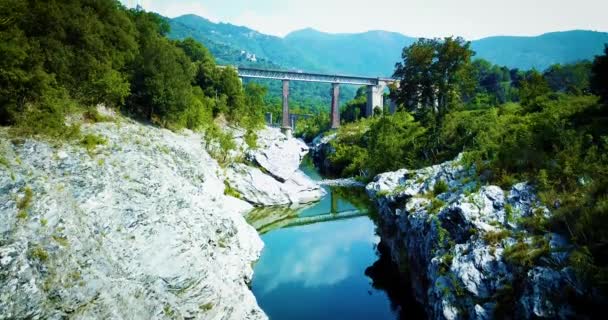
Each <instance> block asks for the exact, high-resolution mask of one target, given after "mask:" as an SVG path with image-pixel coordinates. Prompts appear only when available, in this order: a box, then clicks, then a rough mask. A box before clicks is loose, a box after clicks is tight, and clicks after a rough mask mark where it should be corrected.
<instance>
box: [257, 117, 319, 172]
mask: <svg viewBox="0 0 608 320" xmlns="http://www.w3.org/2000/svg"><path fill="white" fill-rule="evenodd" d="M257 145H258V146H257V148H255V149H250V150H248V151H247V158H248V159H250V160H252V161H253V162H254V163H255V164H256V165H258V166H260V167H262V168H264V170H265V171H266V172H267V173H268V174H270V175H272V176H273V177H274V178H275V179H277V180H279V181H280V182H285V181H288V180H289V179H290V178H291V177H292V175H293V174H294V173H295V172H296V171H297V170H298V168H299V167H300V162H301V161H302V159H303V158H304V156H305V155H306V154H307V153H308V146H306V143H304V141H302V140H300V139H295V138H288V137H286V136H285V135H284V134H282V133H281V131H280V130H279V129H277V128H270V127H266V128H265V129H263V130H260V131H259V132H258V141H257Z"/></svg>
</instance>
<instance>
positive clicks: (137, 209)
mask: <svg viewBox="0 0 608 320" xmlns="http://www.w3.org/2000/svg"><path fill="white" fill-rule="evenodd" d="M82 130H83V131H84V133H92V134H96V135H99V136H101V137H103V138H104V139H105V140H106V141H107V142H106V143H105V144H102V145H99V146H97V147H96V148H95V149H92V150H90V151H87V150H86V149H85V148H83V147H81V146H75V145H69V144H66V145H63V146H55V145H53V144H50V143H47V142H43V141H37V140H31V139H27V140H14V141H11V139H9V138H8V136H7V135H6V133H5V132H1V133H0V134H1V136H0V149H1V153H0V154H1V155H2V157H3V159H5V160H6V161H3V162H6V163H7V165H3V164H1V165H0V319H14V318H39V319H46V318H50V319H58V318H64V317H74V318H82V319H91V318H98V319H156V318H200V319H265V318H266V316H265V315H264V313H263V312H262V311H261V310H260V308H259V307H258V305H257V303H256V301H255V298H254V296H253V294H252V293H251V291H250V290H249V288H248V286H247V283H248V282H249V281H250V279H251V277H252V267H251V265H252V263H253V262H254V261H256V260H257V259H258V257H259V254H260V251H261V249H262V246H263V243H262V242H261V240H260V238H259V237H258V235H257V233H256V231H255V230H254V228H252V227H251V226H249V225H248V224H247V223H246V222H245V219H244V218H243V217H242V213H244V212H246V211H249V210H250V209H251V205H249V204H248V203H246V202H244V201H241V200H238V199H235V198H231V197H227V196H225V195H224V177H223V169H222V168H221V167H220V166H218V164H217V162H216V161H215V160H213V159H212V158H211V157H210V156H209V155H208V154H207V152H206V151H205V149H204V148H203V147H202V145H201V137H200V136H199V135H197V134H193V133H189V132H185V133H180V134H175V133H172V132H170V131H167V130H161V129H157V128H153V127H148V126H145V125H141V124H136V123H132V122H129V121H126V120H125V121H122V123H120V124H117V123H100V124H94V125H84V126H83V129H82ZM28 190H30V191H28ZM28 194H29V195H31V200H30V201H26V200H27V199H26V198H25V197H29V196H27V195H28Z"/></svg>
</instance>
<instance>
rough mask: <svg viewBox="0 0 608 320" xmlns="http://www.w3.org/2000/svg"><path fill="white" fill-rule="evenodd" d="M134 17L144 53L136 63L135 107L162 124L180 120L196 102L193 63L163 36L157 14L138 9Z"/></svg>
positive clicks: (134, 80)
mask: <svg viewBox="0 0 608 320" xmlns="http://www.w3.org/2000/svg"><path fill="white" fill-rule="evenodd" d="M134 17H135V21H136V25H137V29H138V31H139V36H138V42H139V46H140V55H139V56H138V57H137V59H136V61H135V63H134V66H133V71H134V75H133V82H132V83H131V90H132V93H133V94H132V96H131V103H132V106H131V107H132V108H135V110H134V111H136V112H141V113H143V114H145V115H146V116H147V117H148V119H150V120H155V121H159V122H160V124H161V125H164V126H167V125H170V124H172V123H177V122H178V119H179V118H180V116H181V113H182V112H184V111H185V110H186V109H187V108H188V105H189V103H191V101H192V86H191V82H192V79H193V77H194V70H193V66H192V62H191V61H190V59H189V58H188V57H187V56H186V54H185V53H184V51H183V50H181V49H179V48H177V47H175V46H173V45H172V43H171V42H170V41H169V40H168V39H167V38H165V37H163V36H162V34H161V33H160V31H159V30H162V27H161V26H159V25H158V20H157V18H156V15H154V14H150V13H146V12H135V13H134Z"/></svg>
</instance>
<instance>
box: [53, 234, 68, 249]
mask: <svg viewBox="0 0 608 320" xmlns="http://www.w3.org/2000/svg"><path fill="white" fill-rule="evenodd" d="M53 240H55V242H57V243H59V244H60V245H61V246H63V247H69V246H70V241H68V239H67V238H64V237H60V236H53Z"/></svg>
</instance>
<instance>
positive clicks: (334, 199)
mask: <svg viewBox="0 0 608 320" xmlns="http://www.w3.org/2000/svg"><path fill="white" fill-rule="evenodd" d="M302 169H303V170H304V171H305V172H306V173H307V174H308V175H309V176H311V177H312V178H313V179H320V176H319V174H318V173H317V172H316V170H315V169H314V167H313V166H312V165H311V163H310V162H305V163H304V164H303V166H302ZM326 190H327V191H328V195H327V196H326V197H325V198H323V199H322V200H321V201H320V202H318V203H316V204H314V205H312V206H309V207H306V208H302V209H298V210H291V209H286V208H273V209H262V210H259V211H255V212H253V213H252V214H250V215H249V216H248V220H249V222H250V223H251V224H252V225H254V226H255V227H256V229H257V230H258V232H260V234H261V237H262V239H263V241H264V244H265V248H264V251H263V252H262V256H261V258H260V260H259V261H258V262H257V264H256V265H255V272H254V278H253V282H252V290H253V293H254V294H255V296H256V298H257V301H258V304H259V305H260V306H261V308H262V309H263V310H264V311H265V312H266V314H267V315H268V316H269V317H270V319H272V320H282V319H288V320H293V319H405V318H409V319H416V318H419V317H421V316H423V315H422V314H421V312H420V310H419V306H418V305H416V304H415V302H413V301H412V299H411V297H410V296H409V285H408V284H407V283H403V282H400V281H399V280H397V279H396V278H395V277H396V274H395V273H396V269H395V267H394V266H393V265H392V264H390V263H389V262H388V261H387V259H386V258H385V257H384V258H381V257H380V254H379V250H378V243H379V242H380V238H379V237H378V236H377V235H376V225H375V223H374V221H373V216H374V212H373V207H372V205H371V203H370V202H369V200H368V199H367V197H366V196H365V194H364V191H363V190H353V189H350V190H346V189H336V188H327V189H326ZM316 221H317V222H316ZM366 274H367V275H366ZM368 275H370V276H373V277H374V279H372V278H370V277H369V276H368ZM408 306H409V307H408Z"/></svg>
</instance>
